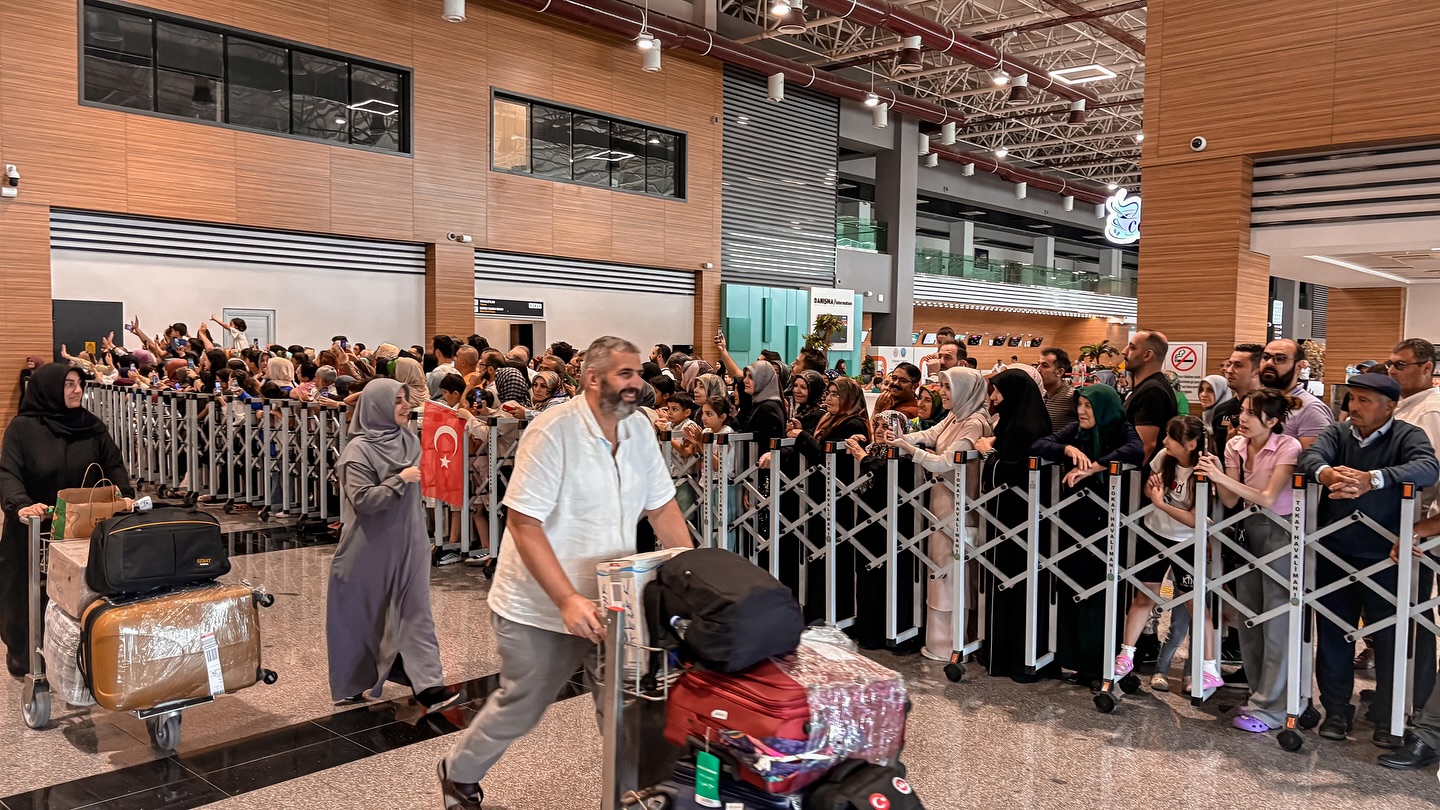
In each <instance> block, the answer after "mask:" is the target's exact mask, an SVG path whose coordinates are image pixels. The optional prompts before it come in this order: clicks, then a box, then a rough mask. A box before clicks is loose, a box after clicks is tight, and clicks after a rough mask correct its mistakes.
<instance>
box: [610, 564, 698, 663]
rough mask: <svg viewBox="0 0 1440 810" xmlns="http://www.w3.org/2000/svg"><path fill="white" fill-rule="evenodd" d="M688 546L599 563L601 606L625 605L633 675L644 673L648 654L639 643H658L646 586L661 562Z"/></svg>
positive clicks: (628, 657) (627, 640) (626, 628)
mask: <svg viewBox="0 0 1440 810" xmlns="http://www.w3.org/2000/svg"><path fill="white" fill-rule="evenodd" d="M688 550H689V549H684V548H667V549H661V550H660V551H649V552H646V553H644V554H632V555H630V556H629V557H621V558H620V559H618V560H606V561H605V562H601V563H596V564H595V575H596V578H597V580H598V582H599V586H600V607H601V609H605V608H609V607H611V606H615V605H618V606H620V607H623V608H625V612H626V620H625V644H626V647H627V649H626V650H625V672H626V676H627V677H629V678H636V677H639V676H641V675H644V674H645V672H644V669H645V664H646V656H645V654H644V651H643V650H638V649H635V647H636V646H639V645H644V646H654V642H653V641H652V640H651V636H650V628H649V626H648V625H647V624H646V621H645V600H644V599H643V595H644V593H645V586H647V585H649V584H650V583H651V582H653V581H654V580H655V574H656V572H658V571H659V570H660V566H662V565H664V564H665V563H666V561H668V560H670V559H671V558H673V557H674V556H675V555H677V554H680V553H682V552H685V551H688Z"/></svg>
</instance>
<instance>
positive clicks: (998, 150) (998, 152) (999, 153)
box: [995, 146, 1010, 160]
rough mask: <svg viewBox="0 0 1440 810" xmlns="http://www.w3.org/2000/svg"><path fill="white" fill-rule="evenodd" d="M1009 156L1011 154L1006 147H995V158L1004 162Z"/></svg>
mask: <svg viewBox="0 0 1440 810" xmlns="http://www.w3.org/2000/svg"><path fill="white" fill-rule="evenodd" d="M1008 154H1010V150H1009V149H1006V148H1005V147H1004V146H997V147H995V157H997V158H999V159H1001V160H1004V159H1005V156H1006V155H1008Z"/></svg>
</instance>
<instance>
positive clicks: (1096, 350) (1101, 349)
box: [1080, 338, 1120, 368]
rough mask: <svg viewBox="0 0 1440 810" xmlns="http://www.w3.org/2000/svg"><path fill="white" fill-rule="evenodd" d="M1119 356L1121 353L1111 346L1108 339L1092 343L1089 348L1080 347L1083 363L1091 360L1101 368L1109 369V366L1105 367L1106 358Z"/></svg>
mask: <svg viewBox="0 0 1440 810" xmlns="http://www.w3.org/2000/svg"><path fill="white" fill-rule="evenodd" d="M1119 354H1120V351H1119V350H1118V349H1116V348H1115V347H1114V346H1111V345H1110V340H1109V339H1108V338H1106V339H1105V340H1102V341H1100V342H1099V343H1091V344H1090V345H1088V346H1081V347H1080V360H1081V362H1084V361H1086V360H1091V361H1094V363H1095V365H1097V366H1099V367H1101V368H1109V366H1107V365H1105V358H1107V357H1116V356H1118V355H1119Z"/></svg>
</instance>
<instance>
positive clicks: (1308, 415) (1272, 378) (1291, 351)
mask: <svg viewBox="0 0 1440 810" xmlns="http://www.w3.org/2000/svg"><path fill="white" fill-rule="evenodd" d="M1304 362H1306V361H1305V355H1304V352H1302V351H1301V349H1300V344H1299V343H1296V342H1295V341H1293V340H1288V339H1283V340H1272V341H1270V342H1269V343H1268V344H1266V346H1265V351H1264V352H1263V353H1262V354H1261V355H1260V384H1261V385H1262V386H1264V387H1266V388H1274V389H1275V390H1277V391H1283V392H1284V393H1285V394H1287V395H1288V396H1292V397H1294V398H1296V399H1298V400H1300V403H1301V404H1300V407H1299V408H1298V409H1296V410H1295V411H1293V412H1292V413H1291V414H1290V417H1289V418H1288V419H1286V420H1285V435H1287V436H1294V437H1295V438H1297V439H1299V440H1300V446H1301V447H1304V448H1307V449H1308V448H1309V447H1310V445H1312V444H1314V443H1315V439H1317V438H1318V437H1319V436H1320V434H1321V433H1324V432H1325V430H1326V428H1329V427H1330V426H1331V425H1333V424H1335V414H1333V413H1331V411H1330V408H1329V406H1327V405H1326V404H1325V403H1323V402H1321V401H1320V400H1319V398H1317V397H1316V396H1315V395H1314V394H1312V393H1310V392H1309V391H1306V390H1305V386H1304V385H1303V384H1301V382H1300V381H1299V380H1298V379H1297V378H1298V377H1299V376H1300V368H1301V365H1300V364H1301V363H1304Z"/></svg>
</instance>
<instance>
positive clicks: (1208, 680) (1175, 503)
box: [1115, 416, 1225, 691]
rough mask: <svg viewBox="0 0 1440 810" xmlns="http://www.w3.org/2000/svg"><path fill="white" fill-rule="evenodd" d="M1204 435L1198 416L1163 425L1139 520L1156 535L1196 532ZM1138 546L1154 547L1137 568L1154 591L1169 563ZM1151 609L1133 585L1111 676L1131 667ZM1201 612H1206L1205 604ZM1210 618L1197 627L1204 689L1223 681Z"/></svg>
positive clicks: (1178, 538)
mask: <svg viewBox="0 0 1440 810" xmlns="http://www.w3.org/2000/svg"><path fill="white" fill-rule="evenodd" d="M1206 438H1207V435H1206V430H1205V423H1204V422H1203V421H1201V419H1200V418H1199V417H1198V416H1177V417H1175V418H1174V419H1171V420H1170V422H1169V423H1168V424H1167V425H1166V426H1165V441H1164V447H1163V448H1162V449H1161V450H1160V452H1159V453H1157V454H1156V455H1155V459H1154V460H1153V461H1152V462H1150V477H1149V478H1148V479H1147V480H1146V482H1145V495H1146V496H1147V497H1148V498H1149V499H1150V502H1151V503H1152V504H1154V505H1155V508H1154V509H1153V510H1151V511H1150V512H1148V513H1146V515H1145V517H1144V524H1145V528H1146V529H1148V530H1149V531H1150V533H1151V534H1153V535H1154V536H1155V537H1156V538H1157V539H1160V540H1168V541H1170V542H1173V543H1185V542H1189V541H1190V540H1191V538H1193V537H1194V536H1195V469H1196V467H1197V466H1198V465H1199V463H1200V457H1201V454H1202V453H1204V452H1205V440H1206ZM1140 548H1141V549H1142V551H1141V552H1140V553H1141V554H1149V553H1152V552H1153V553H1154V554H1155V555H1156V557H1157V558H1156V559H1155V561H1154V562H1152V563H1150V564H1149V565H1147V566H1146V567H1145V568H1144V569H1142V570H1141V571H1139V572H1137V574H1138V576H1137V579H1139V580H1140V581H1141V582H1143V583H1145V587H1147V588H1149V589H1150V590H1151V591H1153V592H1155V593H1159V592H1160V587H1161V583H1162V582H1164V580H1165V575H1166V574H1167V573H1169V572H1170V571H1172V570H1173V566H1172V565H1171V563H1170V559H1169V558H1164V557H1159V556H1158V555H1159V550H1158V549H1156V548H1155V547H1154V546H1153V545H1151V544H1149V543H1141V544H1140ZM1202 553H1204V552H1202ZM1154 609H1155V602H1154V600H1152V599H1151V598H1150V597H1149V596H1148V595H1147V594H1146V593H1145V592H1144V591H1143V590H1137V591H1136V592H1135V597H1134V599H1132V600H1131V601H1130V612H1129V613H1128V614H1127V615H1126V617H1125V639H1124V642H1123V643H1122V644H1121V645H1120V654H1119V655H1117V656H1115V677H1117V678H1123V677H1125V676H1126V675H1129V674H1130V673H1131V672H1133V671H1134V670H1135V644H1136V642H1138V641H1139V640H1140V633H1141V632H1143V631H1144V630H1145V624H1146V622H1148V621H1149V620H1150V612H1151V611H1152V610H1154ZM1206 612H1207V614H1208V612H1209V608H1208V607H1207V608H1206ZM1209 624H1210V623H1209V620H1208V616H1207V620H1206V622H1205V624H1204V625H1202V626H1201V627H1200V628H1198V629H1197V630H1196V632H1198V633H1201V634H1203V640H1204V645H1205V659H1204V683H1203V686H1204V688H1205V690H1206V691H1209V690H1211V689H1219V688H1220V687H1222V686H1224V685H1225V680H1224V679H1223V678H1222V677H1221V676H1220V664H1219V661H1218V659H1217V656H1216V650H1215V648H1216V639H1215V635H1216V634H1215V633H1213V632H1206V630H1207V629H1208V627H1209Z"/></svg>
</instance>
